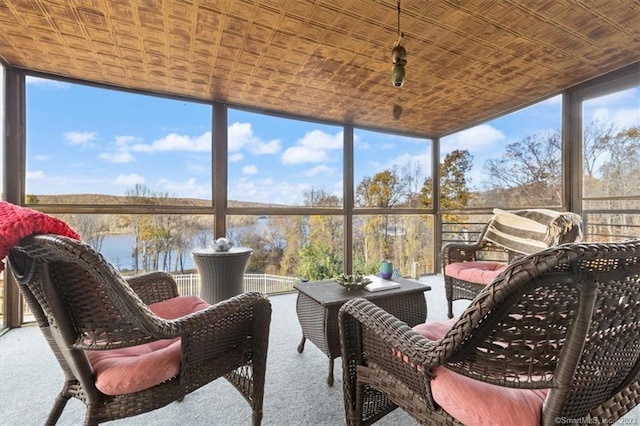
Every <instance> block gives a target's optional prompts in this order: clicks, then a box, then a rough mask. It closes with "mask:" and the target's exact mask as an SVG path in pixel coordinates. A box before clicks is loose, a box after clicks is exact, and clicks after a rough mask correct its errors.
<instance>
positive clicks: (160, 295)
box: [125, 272, 179, 305]
mask: <svg viewBox="0 0 640 426" xmlns="http://www.w3.org/2000/svg"><path fill="white" fill-rule="evenodd" d="M125 281H127V283H128V284H129V286H130V287H131V288H132V289H133V291H135V292H136V294H137V295H138V297H140V299H142V301H143V302H144V303H145V304H146V305H150V304H152V303H157V302H162V301H163V300H167V299H171V298H172V297H177V296H178V295H179V294H178V286H177V285H176V282H175V280H174V279H173V277H172V276H171V274H168V273H166V272H149V273H147V274H141V275H137V276H135V277H130V278H127V279H126V280H125Z"/></svg>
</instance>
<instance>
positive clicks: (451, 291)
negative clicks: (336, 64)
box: [441, 209, 582, 318]
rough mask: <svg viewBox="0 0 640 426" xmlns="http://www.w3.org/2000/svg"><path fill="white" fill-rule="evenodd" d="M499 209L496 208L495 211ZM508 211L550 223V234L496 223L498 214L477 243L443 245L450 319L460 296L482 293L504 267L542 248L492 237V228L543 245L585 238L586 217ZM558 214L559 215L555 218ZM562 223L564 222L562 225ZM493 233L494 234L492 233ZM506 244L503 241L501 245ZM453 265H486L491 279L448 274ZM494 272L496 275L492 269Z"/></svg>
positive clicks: (540, 210) (488, 223) (557, 213)
mask: <svg viewBox="0 0 640 426" xmlns="http://www.w3.org/2000/svg"><path fill="white" fill-rule="evenodd" d="M497 211H499V210H498V209H496V210H495V211H494V213H496V212H497ZM504 213H507V214H513V215H517V216H519V217H522V218H526V219H529V220H532V221H534V222H537V223H540V224H545V225H547V230H548V231H547V233H544V232H543V233H541V234H540V233H537V232H531V231H530V230H528V229H518V228H510V227H506V226H505V225H503V224H502V225H500V224H495V220H496V215H494V216H492V217H491V219H489V221H488V222H487V223H486V224H485V225H484V227H483V228H482V230H481V231H480V234H479V235H478V238H477V240H476V241H474V242H450V243H447V244H445V245H443V246H442V250H441V260H442V270H443V276H444V286H445V294H446V296H447V308H448V315H449V318H453V302H454V301H456V300H460V299H466V300H472V299H473V298H474V297H476V296H477V295H478V293H480V291H481V290H482V288H483V287H484V286H485V285H487V284H489V283H490V282H491V281H492V280H493V278H495V276H496V275H498V273H499V272H500V271H501V270H502V269H501V268H504V267H506V265H507V264H508V263H509V262H511V261H513V260H514V259H516V258H518V257H520V256H523V255H527V254H532V253H535V252H536V251H539V250H540V249H541V248H538V247H536V245H527V244H520V243H518V242H515V241H509V239H508V237H507V239H506V240H502V239H497V240H496V239H492V237H494V236H495V235H491V234H492V232H491V230H492V227H494V228H496V229H498V230H499V231H500V232H503V233H505V234H506V235H509V234H511V235H512V236H513V237H515V238H516V239H518V238H523V239H533V240H539V241H540V242H543V241H544V239H545V238H547V241H546V242H545V245H544V246H543V247H542V248H545V247H550V246H554V245H558V244H564V243H573V242H579V241H581V240H582V219H581V218H580V216H578V215H576V214H574V213H570V212H554V211H552V210H546V209H524V210H516V211H512V212H504ZM554 214H556V215H557V216H555V217H554ZM559 224H560V225H559ZM550 229H554V231H555V232H556V234H555V235H553V236H552V235H551V232H550V231H549V230H550ZM489 235H491V236H489ZM501 243H502V244H501ZM453 264H458V265H461V264H469V265H478V266H479V265H483V266H484V267H485V268H487V269H486V271H485V272H487V275H488V276H489V277H488V278H485V279H483V280H482V282H472V281H470V280H466V279H464V278H462V277H459V276H456V275H455V274H448V273H447V269H448V268H447V266H448V265H453ZM490 271H493V274H492V273H491V272H490Z"/></svg>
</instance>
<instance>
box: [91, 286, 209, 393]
mask: <svg viewBox="0 0 640 426" xmlns="http://www.w3.org/2000/svg"><path fill="white" fill-rule="evenodd" d="M207 306H209V304H208V303H207V302H205V301H204V300H202V299H200V298H198V297H196V296H180V297H174V298H172V299H167V300H164V301H162V302H158V303H153V304H151V305H149V309H150V310H151V311H152V312H154V313H155V314H156V315H158V316H159V317H162V318H165V319H175V318H179V317H182V316H184V315H188V314H190V313H193V312H196V311H199V310H201V309H204V308H206V307H207ZM181 349H182V348H181V346H180V338H175V339H165V340H156V341H154V342H151V343H146V344H144V345H138V346H132V347H129V348H122V349H113V350H108V351H87V357H88V358H89V362H90V363H91V366H92V367H93V369H94V371H95V373H96V387H97V388H98V389H99V390H100V392H102V393H104V394H106V395H121V394H125V393H133V392H138V391H141V390H144V389H148V388H150V387H153V386H155V385H158V384H160V383H162V382H164V381H166V380H169V379H171V378H172V377H174V376H176V375H178V373H179V372H180V358H181V355H180V353H181Z"/></svg>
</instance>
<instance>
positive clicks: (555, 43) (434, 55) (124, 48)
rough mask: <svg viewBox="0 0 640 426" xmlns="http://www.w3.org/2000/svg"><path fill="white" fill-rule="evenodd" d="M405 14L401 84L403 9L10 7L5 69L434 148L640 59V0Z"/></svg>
mask: <svg viewBox="0 0 640 426" xmlns="http://www.w3.org/2000/svg"><path fill="white" fill-rule="evenodd" d="M401 10H402V13H401V17H400V27H401V31H402V32H403V33H404V34H405V37H404V41H403V43H402V44H403V45H404V47H405V48H406V49H407V51H408V56H407V60H408V63H407V66H406V82H405V84H404V86H403V87H401V88H396V87H393V86H392V84H391V67H392V61H391V50H392V48H393V47H394V45H395V43H396V41H397V39H398V27H397V22H398V20H397V19H398V17H397V1H396V0H317V1H312V0H297V1H292V0H146V1H145V0H137V1H136V0H0V59H1V60H2V61H3V62H4V63H5V64H8V65H10V66H14V67H18V68H24V69H27V70H35V71H39V72H44V73H51V74H54V75H59V76H64V77H70V78H74V79H81V80H87V81H91V82H98V83H106V84H109V85H114V86H119V87H124V88H128V89H140V90H144V91H152V92H158V93H163V94H171V95H179V96H185V97H188V98H193V99H203V100H207V101H212V100H215V101H223V102H227V103H229V104H231V105H243V106H248V107H251V108H258V109H260V110H267V111H274V112H279V113H286V114H294V115H297V116H303V117H314V118H317V119H322V120H329V121H336V122H343V123H353V124H354V125H361V126H367V127H373V128H379V129H392V130H394V131H403V132H409V133H415V134H422V135H428V136H441V135H445V134H448V133H451V132H453V131H455V130H459V129H461V128H465V127H468V126H470V125H473V124H475V123H478V122H480V121H483V120H486V119H487V118H490V117H493V116H496V115H499V114H501V113H504V112H506V111H509V110H513V109H515V108H517V107H519V106H522V105H526V104H528V103H531V102H533V101H536V100H538V99H542V98H545V97H547V96H550V95H553V94H556V93H558V92H559V91H561V90H562V89H564V88H567V87H571V86H574V85H576V84H578V83H581V82H583V81H586V80H589V79H592V78H594V77H597V76H599V75H602V74H605V73H608V72H610V71H613V70H616V69H619V68H622V67H624V66H626V65H629V64H633V63H636V62H639V61H640V1H631V0H590V1H575V0H527V1H521V0H495V1H491V0H447V1H445V0H429V1H427V0H403V1H402V2H401ZM394 105H398V106H400V107H401V109H402V113H401V115H400V117H399V119H395V118H394V115H393V113H392V112H393V107H394Z"/></svg>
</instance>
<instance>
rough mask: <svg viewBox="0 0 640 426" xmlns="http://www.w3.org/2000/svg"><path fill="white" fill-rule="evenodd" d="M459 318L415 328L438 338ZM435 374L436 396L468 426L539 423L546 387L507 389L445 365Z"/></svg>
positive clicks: (449, 411)
mask: <svg viewBox="0 0 640 426" xmlns="http://www.w3.org/2000/svg"><path fill="white" fill-rule="evenodd" d="M456 320H457V318H453V319H451V320H448V321H440V322H430V323H425V324H419V325H416V326H415V327H413V329H414V330H415V331H417V332H418V333H420V334H422V335H423V336H425V337H426V338H427V339H430V340H438V339H440V338H442V336H444V335H445V334H446V332H447V331H448V330H449V328H451V326H452V325H453V324H454V323H455V322H456ZM447 327H448V328H447ZM433 373H434V374H435V378H434V379H433V380H432V381H431V392H432V393H433V399H434V400H435V401H436V403H437V404H438V405H439V406H440V407H442V408H443V409H444V410H445V411H446V412H447V413H449V414H450V415H451V416H453V417H454V418H455V419H456V420H458V421H459V422H461V423H463V424H464V425H466V426H474V425H478V426H480V425H489V424H490V425H496V426H499V425H505V426H511V425H523V426H524V425H539V424H540V417H541V415H542V404H543V402H544V399H545V397H546V395H547V389H511V388H505V387H501V386H497V385H492V384H489V383H484V382H480V381H478V380H474V379H471V378H469V377H466V376H463V375H461V374H458V373H455V372H453V371H451V370H448V369H446V368H445V367H437V368H436V369H434V370H433Z"/></svg>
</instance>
